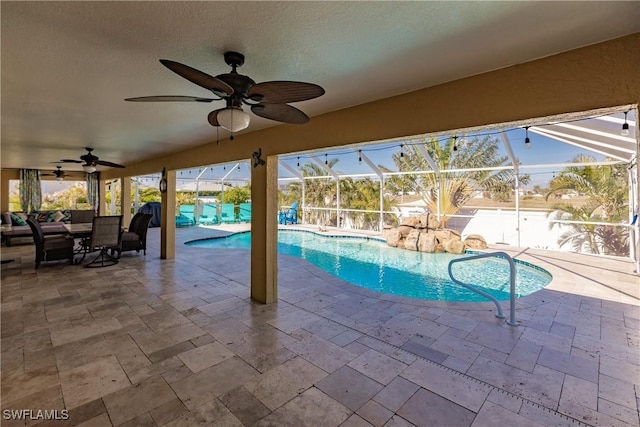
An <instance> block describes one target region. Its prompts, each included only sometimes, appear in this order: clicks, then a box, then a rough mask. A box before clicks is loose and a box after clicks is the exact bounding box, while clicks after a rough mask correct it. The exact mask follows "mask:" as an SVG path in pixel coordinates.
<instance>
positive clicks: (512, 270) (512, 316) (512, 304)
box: [448, 252, 518, 326]
mask: <svg viewBox="0 0 640 427" xmlns="http://www.w3.org/2000/svg"><path fill="white" fill-rule="evenodd" d="M490 257H495V258H505V259H506V260H507V261H508V262H509V285H510V289H509V318H508V319H507V320H506V323H507V324H509V325H511V326H518V322H517V321H516V264H515V263H514V262H513V258H511V257H510V256H509V255H508V254H507V253H505V252H490V253H484V254H478V255H472V256H469V257H464V258H458V259H454V260H451V261H449V267H448V270H449V277H450V278H451V280H452V281H453V282H454V283H456V284H458V285H460V286H464V287H465V288H467V289H469V290H471V291H473V292H475V293H477V294H480V295H482V296H483V297H485V298H488V299H490V300H491V301H493V303H494V304H495V305H496V308H497V309H498V312H497V313H496V314H495V316H496V317H498V318H500V319H504V318H505V315H504V314H503V312H502V306H501V305H500V303H499V302H498V300H497V299H495V298H494V297H493V296H492V295H489V294H488V293H486V292H485V291H482V290H480V289H478V288H476V287H475V286H473V285H470V284H468V283H464V282H461V281H460V280H458V279H456V278H455V277H453V272H452V271H451V267H452V266H453V264H455V263H457V262H463V261H470V260H474V259H481V258H490Z"/></svg>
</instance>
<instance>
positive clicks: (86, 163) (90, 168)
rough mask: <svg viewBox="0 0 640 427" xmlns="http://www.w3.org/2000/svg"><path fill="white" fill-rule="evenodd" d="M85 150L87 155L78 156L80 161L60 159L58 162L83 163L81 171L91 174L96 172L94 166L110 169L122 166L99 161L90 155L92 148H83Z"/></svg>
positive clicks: (96, 157)
mask: <svg viewBox="0 0 640 427" xmlns="http://www.w3.org/2000/svg"><path fill="white" fill-rule="evenodd" d="M85 150H87V154H83V155H82V156H80V160H72V159H62V160H60V161H61V162H63V163H83V165H82V169H84V171H85V172H87V173H92V172H95V171H96V166H109V167H111V168H123V167H124V166H122V165H119V164H117V163H113V162H107V161H106V160H100V158H99V157H98V156H96V155H93V154H91V152H92V151H93V148H90V147H85Z"/></svg>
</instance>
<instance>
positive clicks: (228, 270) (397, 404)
mask: <svg viewBox="0 0 640 427" xmlns="http://www.w3.org/2000/svg"><path fill="white" fill-rule="evenodd" d="M228 229H231V227H228ZM220 233H224V231H220V230H213V229H202V228H200V229H198V228H190V229H179V230H178V232H177V238H178V241H179V244H178V249H177V258H176V259H175V260H165V261H162V260H160V259H159V250H158V245H159V243H158V241H159V230H158V229H151V230H150V232H149V240H150V243H149V245H150V249H149V250H148V253H147V255H146V257H145V256H142V255H137V254H135V253H126V254H124V255H123V258H122V260H121V262H120V263H119V264H118V265H117V266H114V267H109V268H102V269H85V268H82V267H81V266H69V265H67V264H65V263H64V262H62V263H49V264H45V265H43V266H41V268H40V269H39V270H38V271H37V272H36V271H35V270H34V269H33V246H32V245H20V246H15V247H11V248H5V247H3V248H2V259H15V261H14V262H12V263H9V264H3V265H2V281H1V291H2V295H1V298H2V312H1V316H2V318H1V320H2V325H1V328H2V329H1V332H2V340H1V347H2V385H1V390H2V410H3V416H4V415H5V414H6V412H4V410H7V409H8V410H19V409H33V410H54V409H58V410H61V409H63V408H65V409H67V410H69V419H68V420H66V421H55V422H45V421H42V420H29V421H26V422H25V421H15V420H13V421H11V420H6V419H3V420H2V425H3V426H4V425H7V426H11V425H25V424H26V425H33V424H38V425H55V426H58V425H60V426H61V425H85V426H103V425H105V426H109V425H130V426H147V425H149V426H151V425H168V426H191V425H194V426H198V425H221V426H234V425H238V426H241V425H258V426H339V425H340V426H371V425H373V426H409V425H417V426H474V427H477V426H485V425H492V426H493V425H505V426H545V425H551V426H565V425H566V426H576V425H593V426H638V425H640V421H639V415H638V414H639V413H638V406H639V401H640V398H639V396H640V333H639V330H640V304H639V301H640V300H639V298H640V289H639V288H640V280H639V279H638V276H637V275H635V274H634V273H633V266H632V264H631V263H629V262H628V261H624V260H613V259H604V258H596V257H589V256H576V255H572V254H564V253H549V252H543V251H532V250H525V251H516V250H513V249H512V248H506V247H505V248H503V247H501V248H497V249H500V250H505V249H506V250H509V251H510V252H511V253H512V254H513V255H516V256H517V257H518V258H520V259H523V260H526V261H529V262H533V263H535V264H538V265H540V266H542V267H544V268H547V269H548V270H549V271H550V272H551V273H552V274H553V275H554V280H553V282H552V284H551V285H550V286H549V287H548V288H547V289H545V290H543V291H540V292H537V293H535V294H533V295H530V296H528V297H524V298H521V299H519V300H518V302H517V319H518V320H519V321H520V325H519V326H517V327H513V326H509V325H506V324H505V323H504V321H502V320H500V319H497V318H495V317H494V316H493V314H492V310H493V309H494V307H493V306H492V304H488V303H482V304H460V303H458V304H451V303H441V302H428V301H419V300H412V299H406V298H401V297H395V296H390V295H383V294H379V293H376V292H372V291H369V290H366V289H363V288H359V287H357V286H353V285H350V284H348V283H345V282H343V281H341V280H338V279H336V278H334V277H331V276H329V275H328V274H326V273H324V272H322V271H321V270H319V269H318V268H316V267H314V266H313V265H310V264H308V263H306V262H301V261H300V260H297V259H292V258H289V257H286V256H281V257H280V258H279V297H280V299H279V301H278V302H277V303H276V304H272V305H262V304H258V303H255V302H252V301H251V300H250V298H249V254H248V251H240V250H212V249H200V248H192V247H186V246H183V245H182V244H181V243H182V242H184V241H186V240H190V239H193V238H197V237H206V236H210V235H219V234H220ZM505 308H506V305H505ZM33 414H34V415H35V414H36V413H35V412H34V413H33Z"/></svg>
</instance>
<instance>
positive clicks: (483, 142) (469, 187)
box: [380, 136, 530, 222]
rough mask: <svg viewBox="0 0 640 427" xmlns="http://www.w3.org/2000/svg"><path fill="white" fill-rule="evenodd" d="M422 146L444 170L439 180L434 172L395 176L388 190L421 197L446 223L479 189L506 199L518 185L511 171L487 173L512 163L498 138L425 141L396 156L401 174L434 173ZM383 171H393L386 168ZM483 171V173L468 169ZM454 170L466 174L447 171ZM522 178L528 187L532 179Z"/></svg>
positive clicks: (439, 167)
mask: <svg viewBox="0 0 640 427" xmlns="http://www.w3.org/2000/svg"><path fill="white" fill-rule="evenodd" d="M419 145H421V146H422V147H424V149H425V150H426V151H427V153H428V154H429V156H430V157H431V158H432V159H433V161H434V162H435V164H436V166H437V167H438V169H439V170H440V171H441V175H440V179H438V176H437V175H436V174H435V173H427V174H416V175H396V176H393V177H390V178H388V185H387V187H388V188H389V189H391V190H392V191H393V192H399V191H403V192H404V191H407V190H409V191H415V192H416V193H418V194H420V195H421V196H422V199H423V200H424V201H425V203H426V204H427V207H428V209H429V210H430V211H431V212H433V213H436V212H440V214H442V215H444V218H443V220H442V222H446V221H447V220H448V219H449V217H450V215H455V214H456V213H457V212H458V211H459V210H460V208H461V207H462V206H464V204H465V203H467V202H468V201H469V200H470V199H471V197H473V195H474V193H476V192H478V191H480V190H485V191H487V192H488V194H489V195H490V196H492V197H498V196H500V197H501V198H504V195H505V194H507V195H510V194H511V191H512V190H513V188H514V186H515V175H514V173H513V171H512V170H509V169H502V170H487V169H488V168H497V167H500V166H505V165H506V164H507V161H508V160H509V158H508V157H507V156H501V155H500V153H499V151H498V140H497V139H492V138H491V137H489V136H486V137H484V138H482V139H480V138H478V137H475V138H474V139H473V140H472V141H471V142H469V143H464V144H462V143H459V141H458V140H457V138H454V137H452V138H450V139H448V140H446V141H444V142H443V143H441V142H440V141H439V140H438V139H436V138H425V139H423V140H422V141H420V142H418V143H415V144H411V145H408V146H406V148H405V149H404V150H403V151H401V152H399V153H396V154H394V155H393V161H394V163H395V164H396V167H397V168H398V170H399V171H400V172H411V171H427V170H432V168H431V166H430V165H429V163H428V162H427V160H426V159H425V157H424V156H423V155H422V153H421V151H420V148H419ZM380 168H381V169H383V170H384V171H385V172H390V170H389V169H387V168H384V167H383V166H380ZM480 168H482V170H469V169H480ZM452 169H464V171H462V172H447V171H448V170H452ZM519 179H520V183H522V184H527V183H528V182H529V180H530V177H529V175H521V176H520V177H519ZM438 184H440V191H438Z"/></svg>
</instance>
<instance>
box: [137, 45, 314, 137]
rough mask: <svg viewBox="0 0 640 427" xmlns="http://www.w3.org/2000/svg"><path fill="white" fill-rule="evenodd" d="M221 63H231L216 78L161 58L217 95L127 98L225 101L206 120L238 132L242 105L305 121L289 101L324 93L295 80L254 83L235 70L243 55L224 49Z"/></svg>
mask: <svg viewBox="0 0 640 427" xmlns="http://www.w3.org/2000/svg"><path fill="white" fill-rule="evenodd" d="M224 62H226V63H227V65H229V66H231V68H232V69H231V72H229V73H225V74H219V75H217V76H216V77H213V76H210V75H209V74H206V73H203V72H202V71H199V70H196V69H195V68H191V67H189V66H188V65H184V64H180V63H179V62H175V61H170V60H167V59H161V60H160V63H162V65H164V66H165V67H167V68H168V69H170V70H171V71H173V72H174V73H176V74H178V75H180V76H182V77H184V78H185V79H187V80H189V81H190V82H192V83H195V84H197V85H198V86H202V87H203V88H205V89H208V90H210V91H211V92H213V94H214V95H215V96H216V97H217V98H200V97H195V96H175V95H161V96H142V97H137V98H127V99H125V101H132V102H171V101H187V102H205V103H208V102H212V101H221V100H224V101H225V102H226V107H225V108H221V109H218V110H214V111H212V112H211V113H209V116H208V121H209V123H210V124H211V125H212V126H221V127H223V128H225V129H227V130H229V131H231V132H238V131H240V130H242V129H245V128H247V126H249V121H250V117H249V115H248V114H247V113H246V112H245V111H243V109H242V105H243V104H246V105H249V106H250V108H251V111H252V112H253V113H254V114H255V115H257V116H260V117H264V118H266V119H270V120H275V121H278V122H284V123H291V124H304V123H307V122H308V121H309V116H307V115H306V114H305V113H303V112H302V111H300V110H298V109H297V108H295V107H292V106H291V105H288V104H289V103H291V102H299V101H306V100H309V99H313V98H317V97H319V96H321V95H323V94H324V89H323V88H322V87H320V86H318V85H316V84H313V83H304V82H294V81H285V80H277V81H268V82H263V83H256V82H255V81H253V80H252V79H251V78H250V77H248V76H244V75H242V74H238V72H237V71H236V69H237V68H238V67H240V66H242V65H243V64H244V55H243V54H241V53H238V52H225V54H224Z"/></svg>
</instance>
